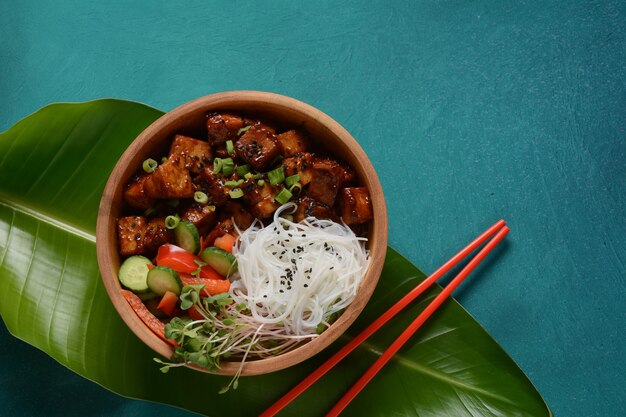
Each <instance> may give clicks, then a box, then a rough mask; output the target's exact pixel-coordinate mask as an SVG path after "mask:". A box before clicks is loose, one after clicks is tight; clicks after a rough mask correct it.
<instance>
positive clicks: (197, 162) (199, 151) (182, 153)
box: [169, 135, 212, 174]
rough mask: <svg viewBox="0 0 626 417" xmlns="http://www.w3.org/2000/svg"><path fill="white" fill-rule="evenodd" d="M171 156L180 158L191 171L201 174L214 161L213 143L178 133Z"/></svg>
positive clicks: (171, 148) (171, 149)
mask: <svg viewBox="0 0 626 417" xmlns="http://www.w3.org/2000/svg"><path fill="white" fill-rule="evenodd" d="M169 157H170V159H176V158H180V159H181V160H182V161H184V166H185V168H186V169H187V170H189V172H192V173H194V174H199V173H200V172H201V171H202V170H203V169H204V167H205V166H209V164H210V163H211V161H212V151H211V145H209V143H208V142H204V141H201V140H197V139H194V138H190V137H189V136H183V135H176V136H175V137H174V141H173V142H172V146H171V147H170V156H169Z"/></svg>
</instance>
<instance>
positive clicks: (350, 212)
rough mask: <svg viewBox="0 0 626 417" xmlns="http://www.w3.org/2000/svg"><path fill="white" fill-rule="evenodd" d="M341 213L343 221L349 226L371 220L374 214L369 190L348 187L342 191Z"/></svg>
mask: <svg viewBox="0 0 626 417" xmlns="http://www.w3.org/2000/svg"><path fill="white" fill-rule="evenodd" d="M339 212H340V214H341V218H342V219H343V221H344V222H345V223H346V224H347V225H349V226H352V225H357V224H362V223H365V222H367V221H369V220H371V219H372V217H373V216H374V214H373V212H372V203H371V201H370V195H369V192H368V191H367V188H366V187H348V188H344V189H343V190H341V198H340V200H339Z"/></svg>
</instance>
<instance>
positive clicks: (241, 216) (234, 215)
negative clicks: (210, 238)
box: [222, 201, 254, 231]
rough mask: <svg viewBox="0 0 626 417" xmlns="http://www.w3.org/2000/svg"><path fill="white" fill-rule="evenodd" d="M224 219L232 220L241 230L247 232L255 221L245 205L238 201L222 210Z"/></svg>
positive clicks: (230, 203) (232, 202) (227, 204)
mask: <svg viewBox="0 0 626 417" xmlns="http://www.w3.org/2000/svg"><path fill="white" fill-rule="evenodd" d="M222 217H224V218H227V219H231V220H232V221H233V222H234V223H235V225H236V226H237V227H238V228H239V230H242V231H243V230H246V229H247V228H248V227H250V225H251V224H252V222H253V221H254V216H252V214H250V212H249V211H248V210H246V208H245V207H244V206H243V204H241V203H238V202H236V201H229V202H228V203H226V204H225V205H224V208H223V209H222Z"/></svg>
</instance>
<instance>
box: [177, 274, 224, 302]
mask: <svg viewBox="0 0 626 417" xmlns="http://www.w3.org/2000/svg"><path fill="white" fill-rule="evenodd" d="M180 280H181V281H182V282H183V285H204V289H203V290H202V293H201V294H202V295H204V296H205V297H209V296H211V295H215V294H221V293H223V292H227V291H228V290H229V289H230V281H229V280H227V279H210V278H209V279H207V278H196V277H192V276H189V275H181V276H180Z"/></svg>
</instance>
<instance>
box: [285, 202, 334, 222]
mask: <svg viewBox="0 0 626 417" xmlns="http://www.w3.org/2000/svg"><path fill="white" fill-rule="evenodd" d="M296 204H297V205H298V206H297V208H296V211H295V212H294V213H293V221H295V222H301V221H302V220H304V219H306V218H307V217H315V218H316V219H320V220H333V221H337V215H336V214H335V212H334V211H333V209H332V208H330V207H329V206H327V205H326V204H323V203H320V202H319V201H316V200H313V199H312V198H309V197H302V198H300V199H298V201H297V202H296Z"/></svg>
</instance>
